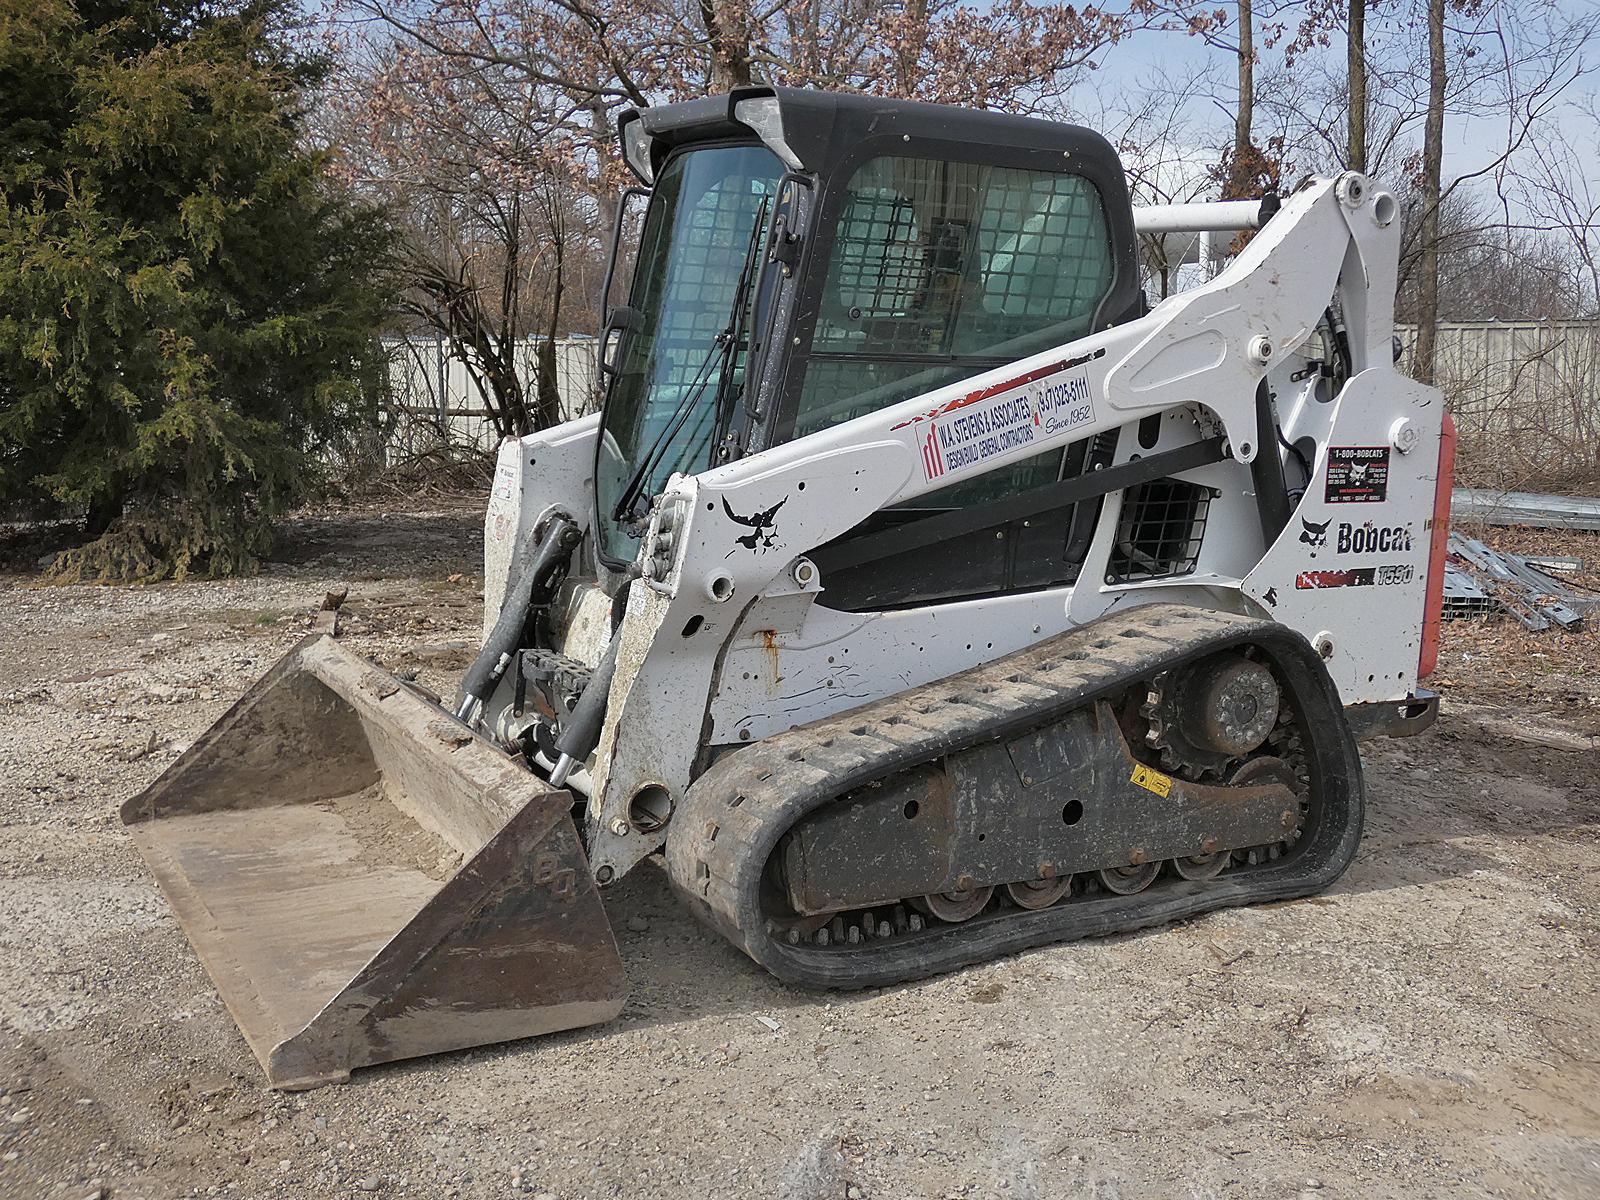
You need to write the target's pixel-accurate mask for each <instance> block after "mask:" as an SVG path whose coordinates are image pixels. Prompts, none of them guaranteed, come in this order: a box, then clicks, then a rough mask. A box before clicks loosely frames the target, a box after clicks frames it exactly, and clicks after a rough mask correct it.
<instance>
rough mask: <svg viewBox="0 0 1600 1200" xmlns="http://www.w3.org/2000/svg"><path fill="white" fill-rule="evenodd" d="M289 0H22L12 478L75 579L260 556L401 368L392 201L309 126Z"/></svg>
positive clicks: (6, 494) (6, 458)
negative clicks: (393, 351) (385, 356)
mask: <svg viewBox="0 0 1600 1200" xmlns="http://www.w3.org/2000/svg"><path fill="white" fill-rule="evenodd" d="M294 17H295V9H294V7H293V5H292V4H291V3H289V2H287V0H244V2H242V3H206V2H205V0H135V2H133V3H99V2H96V0H78V2H77V3H72V2H71V0H0V502H17V501H23V502H27V501H30V500H33V501H36V500H40V499H45V498H50V499H54V500H56V501H60V502H64V503H66V504H71V505H79V506H82V508H83V509H84V510H85V511H86V512H87V532H88V535H89V536H90V537H91V538H93V539H95V540H93V541H92V542H90V543H89V544H88V545H86V546H84V547H82V548H80V549H78V550H74V551H72V552H70V553H68V554H67V555H64V556H62V558H61V559H60V560H58V562H57V565H56V568H55V570H56V574H57V575H58V576H61V577H66V578H120V579H160V578H165V577H169V576H171V577H177V578H182V577H183V576H184V575H186V574H195V573H198V574H206V575H226V574H233V573H237V572H240V571H247V570H249V569H251V568H253V567H254V565H255V564H256V562H257V559H258V556H259V555H260V554H262V553H263V552H264V551H265V550H266V548H267V546H268V544H269V539H270V535H271V521H272V518H273V517H274V516H275V515H277V514H279V513H281V512H283V511H284V509H285V508H287V507H288V506H290V505H292V504H294V503H296V502H297V501H299V500H300V499H302V498H303V497H304V496H305V495H306V494H307V491H308V489H309V488H310V487H311V486H313V485H314V484H315V483H316V482H317V479H318V475H319V472H320V471H321V470H323V469H324V468H325V467H326V465H327V464H328V463H330V462H332V461H337V458H338V452H339V449H340V447H341V445H345V446H348V444H349V441H350V438H351V436H352V434H354V433H356V432H357V431H359V430H361V429H363V428H365V429H370V428H371V426H372V424H373V422H374V420H375V411H374V410H375V401H376V399H377V396H378V394H379V388H380V386H381V383H382V381H383V379H384V377H385V376H384V371H383V366H384V364H383V362H382V359H381V354H380V351H379V347H378V343H377V338H376V333H377V330H378V329H379V327H380V325H381V324H382V322H383V321H384V320H385V318H386V316H387V314H388V312H389V311H390V310H391V306H392V297H391V296H390V295H389V293H388V291H387V289H386V287H385V285H384V284H383V282H382V278H383V277H382V274H381V269H382V263H383V261H384V260H385V258H386V256H387V253H388V246H389V233H388V230H387V228H386V226H385V223H384V221H383V217H382V214H381V213H380V212H379V211H377V210H376V209H374V208H372V207H370V206H366V205H363V204H361V203H359V202H357V201H356V200H355V199H353V198H352V197H351V196H350V195H348V194H347V193H345V192H342V191H341V190H340V189H339V188H338V187H337V186H335V185H334V184H333V183H332V182H331V181H330V179H329V177H328V171H327V167H328V156H327V154H326V152H325V151H321V150H316V149H312V148H309V147H308V146H307V143H306V138H305V130H304V125H305V115H306V105H307V103H308V96H309V92H310V89H312V88H313V87H315V86H316V84H317V83H318V81H319V80H320V78H321V77H322V72H323V64H322V63H321V62H320V61H319V60H317V59H316V58H315V57H312V56H308V55H306V54H304V53H302V52H300V51H299V50H298V49H296V47H295V46H294V45H293V43H292V40H291V38H290V36H289V33H288V31H289V29H290V23H291V22H292V20H293V19H294Z"/></svg>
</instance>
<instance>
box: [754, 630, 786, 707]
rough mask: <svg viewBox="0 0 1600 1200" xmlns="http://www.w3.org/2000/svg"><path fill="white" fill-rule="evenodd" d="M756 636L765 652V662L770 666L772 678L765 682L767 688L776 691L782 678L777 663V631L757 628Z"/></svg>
mask: <svg viewBox="0 0 1600 1200" xmlns="http://www.w3.org/2000/svg"><path fill="white" fill-rule="evenodd" d="M756 637H757V638H759V639H760V640H761V648H762V649H763V650H765V651H766V652H767V662H768V664H769V665H770V666H771V667H772V678H771V679H770V680H769V681H768V683H767V690H768V691H771V692H776V691H777V689H778V684H779V683H780V682H781V681H782V680H783V674H782V672H781V669H780V666H779V663H778V631H777V630H776V629H762V630H758V631H757V632H756Z"/></svg>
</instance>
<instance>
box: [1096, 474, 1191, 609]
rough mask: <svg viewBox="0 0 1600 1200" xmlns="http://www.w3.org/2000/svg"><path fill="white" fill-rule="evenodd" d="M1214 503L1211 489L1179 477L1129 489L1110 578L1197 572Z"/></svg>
mask: <svg viewBox="0 0 1600 1200" xmlns="http://www.w3.org/2000/svg"><path fill="white" fill-rule="evenodd" d="M1210 507H1211V489H1210V488H1206V487H1201V486H1200V485H1199V484H1195V483H1187V482H1185V481H1184V480H1181V479H1154V480H1151V481H1150V482H1149V483H1141V484H1138V485H1136V486H1134V487H1131V488H1129V489H1128V490H1127V492H1126V493H1124V495H1123V498H1122V515H1121V516H1120V518H1119V519H1118V521H1117V542H1116V545H1115V546H1113V547H1112V550H1111V561H1110V563H1109V565H1108V566H1107V569H1106V582H1107V583H1140V582H1143V581H1144V580H1147V579H1168V578H1171V577H1172V576H1174V575H1191V574H1193V573H1194V568H1195V563H1196V562H1197V561H1198V560H1199V557H1200V541H1201V539H1202V538H1203V537H1204V536H1205V531H1206V512H1207V510H1208V509H1209V508H1210Z"/></svg>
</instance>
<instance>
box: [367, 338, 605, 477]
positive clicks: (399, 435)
mask: <svg viewBox="0 0 1600 1200" xmlns="http://www.w3.org/2000/svg"><path fill="white" fill-rule="evenodd" d="M542 341H543V339H542V338H523V339H521V340H520V341H519V342H518V343H517V347H516V351H515V353H514V354H513V356H512V361H513V363H514V365H515V367H516V371H517V379H518V380H519V381H520V382H521V383H522V387H523V390H524V394H525V395H526V397H527V399H528V401H529V403H532V402H533V400H534V397H535V395H536V393H537V390H538V384H539V346H540V343H541V342H542ZM386 345H387V347H388V349H389V350H390V351H391V352H392V358H391V360H390V367H389V381H390V385H391V389H392V396H393V398H392V400H391V402H390V405H389V409H390V413H391V414H392V417H393V421H392V427H393V428H392V432H391V434H390V436H389V446H390V449H391V450H392V451H394V452H395V453H398V454H401V455H405V454H414V453H417V452H419V451H422V450H425V449H430V448H433V447H437V446H439V445H440V444H441V443H447V444H449V445H451V446H456V447H471V448H475V449H477V450H481V451H485V452H487V451H491V450H493V449H494V446H495V441H496V438H495V431H494V423H493V422H492V421H490V420H489V410H488V409H487V408H486V407H485V405H484V397H483V393H482V392H481V391H480V390H479V387H478V385H477V383H476V382H475V380H474V377H473V374H472V372H471V371H469V370H468V369H467V366H466V364H465V363H463V362H460V361H458V360H456V359H453V358H451V357H450V356H449V354H448V352H447V350H448V347H447V344H446V343H445V341H444V339H442V338H427V337H412V338H397V339H393V340H391V341H389V342H387V343H386ZM596 346H597V342H596V340H595V339H594V338H592V337H567V338H557V339H556V391H557V393H558V394H559V395H560V398H561V399H560V412H561V419H562V420H563V421H571V420H574V419H575V418H577V417H581V416H583V415H585V414H586V413H591V412H593V411H594V410H595V408H596V407H598V405H599V402H600V389H599V379H598V376H599V367H598V363H597V361H596V358H595V355H596Z"/></svg>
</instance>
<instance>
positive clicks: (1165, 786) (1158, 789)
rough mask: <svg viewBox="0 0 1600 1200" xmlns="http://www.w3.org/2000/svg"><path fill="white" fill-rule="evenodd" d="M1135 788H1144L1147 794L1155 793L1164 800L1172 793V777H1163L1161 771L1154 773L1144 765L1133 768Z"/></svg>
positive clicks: (1140, 764)
mask: <svg viewBox="0 0 1600 1200" xmlns="http://www.w3.org/2000/svg"><path fill="white" fill-rule="evenodd" d="M1131 778H1132V780H1133V782H1134V784H1135V786H1137V787H1142V788H1143V789H1144V790H1145V791H1147V792H1154V793H1155V794H1156V795H1158V796H1160V797H1161V798H1162V799H1163V800H1164V799H1166V797H1167V795H1168V794H1169V793H1170V792H1171V791H1172V776H1171V775H1163V774H1162V773H1161V772H1160V771H1152V770H1151V769H1150V768H1149V767H1147V766H1145V765H1144V764H1143V763H1139V764H1137V765H1135V766H1134V768H1133V775H1132V776H1131Z"/></svg>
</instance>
